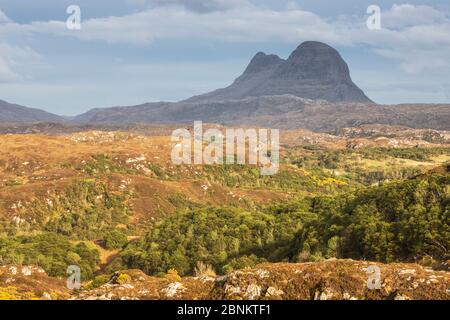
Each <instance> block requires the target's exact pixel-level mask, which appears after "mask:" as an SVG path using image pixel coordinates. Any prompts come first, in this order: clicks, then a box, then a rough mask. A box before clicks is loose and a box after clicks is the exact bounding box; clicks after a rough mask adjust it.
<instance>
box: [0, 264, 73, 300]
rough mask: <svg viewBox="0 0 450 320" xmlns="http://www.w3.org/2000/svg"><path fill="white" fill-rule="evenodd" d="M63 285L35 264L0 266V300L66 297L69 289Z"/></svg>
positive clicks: (63, 283)
mask: <svg viewBox="0 0 450 320" xmlns="http://www.w3.org/2000/svg"><path fill="white" fill-rule="evenodd" d="M65 285H66V283H65V281H64V280H60V279H55V278H51V277H49V276H48V275H47V273H46V272H45V271H44V270H43V269H42V268H40V267H37V266H20V265H5V266H0V300H62V299H68V298H69V297H70V291H69V289H67V288H66V286H65Z"/></svg>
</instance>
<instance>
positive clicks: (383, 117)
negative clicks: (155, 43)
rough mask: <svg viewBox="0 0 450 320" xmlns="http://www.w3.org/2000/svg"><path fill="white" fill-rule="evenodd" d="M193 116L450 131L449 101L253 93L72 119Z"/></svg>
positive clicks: (319, 127) (283, 125)
mask: <svg viewBox="0 0 450 320" xmlns="http://www.w3.org/2000/svg"><path fill="white" fill-rule="evenodd" d="M197 120H202V121H204V122H210V123H220V124H224V125H232V126H238V125H245V126H250V125H256V126H265V127H272V128H280V129H299V128H305V129H309V130H313V131H320V132H330V131H334V130H337V129H342V128H346V127H355V126H359V125H363V124H385V125H402V126H407V127H412V128H432V129H437V130H450V105H445V104H442V105H426V104H410V105H406V104H405V105H375V104H362V103H329V102H326V101H315V100H306V99H303V98H298V97H295V96H292V95H283V96H263V97H251V98H245V99H242V100H228V101H209V102H199V103H196V102H179V103H149V104H144V105H140V106H135V107H115V108H104V109H94V110H91V111H89V112H87V113H85V114H82V115H79V116H77V117H75V118H74V120H73V122H74V123H88V124H91V125H106V124H114V125H126V124H133V123H166V124H174V123H184V124H186V123H192V122H193V121H197Z"/></svg>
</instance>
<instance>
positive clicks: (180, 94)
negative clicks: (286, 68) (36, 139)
mask: <svg viewBox="0 0 450 320" xmlns="http://www.w3.org/2000/svg"><path fill="white" fill-rule="evenodd" d="M71 5H77V6H79V8H80V10H81V29H80V30H70V29H69V28H67V23H66V20H67V19H68V18H69V16H70V14H68V13H67V8H68V7H69V6H71ZM370 5H376V6H378V7H379V8H380V9H381V15H380V27H381V28H380V29H377V30H372V29H369V28H368V27H367V25H366V21H367V20H368V18H369V16H370V15H371V13H368V12H367V8H368V7H369V6H370ZM307 40H316V41H322V42H325V43H327V44H329V45H331V46H333V47H335V48H336V49H337V50H338V51H339V52H340V53H341V55H342V57H343V58H344V60H345V61H346V62H347V63H348V65H349V67H350V72H351V76H352V78H353V81H354V82H355V83H356V84H357V85H358V86H359V87H360V88H361V89H363V90H364V92H365V93H366V94H367V95H368V96H369V97H370V98H371V99H372V100H374V101H376V102H378V103H383V104H396V103H450V1H448V0H429V1H425V0H423V1H416V0H409V1H407V2H399V1H388V0H348V1H345V0H344V1H333V0H330V1H324V0H259V1H256V0H39V1H35V0H0V99H1V100H6V101H8V102H11V103H17V104H21V105H25V106H29V107H37V108H42V109H44V110H47V111H49V112H53V113H56V114H60V115H68V116H71V115H76V114H80V113H83V112H85V111H87V110H89V109H91V108H94V107H111V106H127V105H136V104H141V103H145V102H152V101H178V100H182V99H186V98H188V97H190V96H192V95H196V94H201V93H205V92H208V91H211V90H214V89H217V88H220V87H225V86H227V85H229V84H230V83H231V82H232V81H233V80H234V79H235V78H236V77H238V76H239V75H240V74H241V73H242V72H243V70H244V69H245V67H246V65H247V64H248V62H249V61H250V59H251V58H252V57H253V56H254V55H255V54H256V53H257V52H259V51H263V52H266V53H274V54H277V55H279V56H280V57H282V58H287V57H288V56H289V54H290V53H291V52H292V51H293V50H294V49H295V48H296V47H297V46H298V45H299V44H300V43H302V42H303V41H307Z"/></svg>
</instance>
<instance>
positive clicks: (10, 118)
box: [0, 100, 64, 123]
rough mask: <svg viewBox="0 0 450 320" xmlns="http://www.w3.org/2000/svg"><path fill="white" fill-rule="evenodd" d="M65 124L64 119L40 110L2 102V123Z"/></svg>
mask: <svg viewBox="0 0 450 320" xmlns="http://www.w3.org/2000/svg"><path fill="white" fill-rule="evenodd" d="M44 121H45V122H63V121H64V118H62V117H60V116H57V115H55V114H52V113H49V112H46V111H44V110H40V109H34V108H28V107H24V106H20V105H17V104H11V103H8V102H6V101H3V100H0V122H3V123H5V122H7V123H24V122H26V123H30V122H44Z"/></svg>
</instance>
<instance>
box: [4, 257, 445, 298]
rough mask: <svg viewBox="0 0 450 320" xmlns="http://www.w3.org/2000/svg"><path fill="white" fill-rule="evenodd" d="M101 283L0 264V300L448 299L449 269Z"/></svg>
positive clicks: (330, 265)
mask: <svg viewBox="0 0 450 320" xmlns="http://www.w3.org/2000/svg"><path fill="white" fill-rule="evenodd" d="M374 266H375V267H376V268H374ZM370 270H379V279H378V280H377V281H379V284H380V286H379V288H378V289H376V288H374V287H371V286H370V285H368V284H370V283H371V278H372V277H373V276H374V274H373V273H370ZM372 280H373V279H372ZM105 281H107V282H106V283H104V284H103V285H100V286H99V287H97V288H92V286H89V284H88V283H86V284H84V286H83V288H82V289H81V290H80V291H69V290H68V289H67V288H66V287H65V281H63V280H58V279H53V278H50V277H48V276H47V275H46V274H45V272H43V271H42V269H39V268H36V267H33V266H25V267H23V266H2V267H0V299H45V300H56V299H69V298H70V299H83V300H156V299H186V300H191V299H195V300H201V299H223V300H226V299H237V300H244V299H245V300H258V299H286V300H312V299H316V300H331V299H332V300H364V299H376V300H380V299H393V300H417V299H441V300H449V299H450V291H449V288H450V273H449V272H448V271H445V270H440V271H436V270H432V269H428V268H424V267H422V266H420V265H417V264H405V263H391V264H382V263H375V262H367V261H354V260H328V261H322V262H314V263H265V264H262V265H258V266H256V267H255V268H254V269H244V270H238V271H234V272H231V273H230V274H228V275H225V276H216V277H212V276H208V277H207V278H205V277H183V278H179V279H176V280H174V279H172V278H171V277H154V276H148V275H146V274H144V273H143V272H142V271H140V270H124V271H119V272H116V273H115V274H114V275H112V276H111V278H110V279H109V280H107V279H106V280H105Z"/></svg>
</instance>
